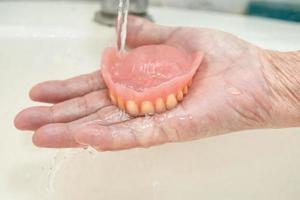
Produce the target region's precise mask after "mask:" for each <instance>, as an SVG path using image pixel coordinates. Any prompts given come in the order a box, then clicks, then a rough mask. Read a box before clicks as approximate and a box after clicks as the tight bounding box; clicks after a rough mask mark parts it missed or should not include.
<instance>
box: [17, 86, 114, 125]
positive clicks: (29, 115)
mask: <svg viewBox="0 0 300 200" xmlns="http://www.w3.org/2000/svg"><path fill="white" fill-rule="evenodd" d="M108 105H111V103H110V100H109V99H108V98H107V90H99V91H96V92H92V93H89V94H87V95H85V96H82V97H77V98H74V99H71V100H68V101H64V102H62V103H58V104H55V105H53V106H38V107H32V108H28V109H26V110H24V111H22V112H20V113H19V114H18V115H17V117H16V119H15V126H16V127H17V128H18V129H21V130H36V129H38V128H39V127H41V126H43V125H45V124H49V123H63V122H70V121H74V120H76V119H79V118H82V117H84V116H87V115H89V114H91V113H94V112H96V111H97V110H99V109H101V108H102V107H104V106H108Z"/></svg>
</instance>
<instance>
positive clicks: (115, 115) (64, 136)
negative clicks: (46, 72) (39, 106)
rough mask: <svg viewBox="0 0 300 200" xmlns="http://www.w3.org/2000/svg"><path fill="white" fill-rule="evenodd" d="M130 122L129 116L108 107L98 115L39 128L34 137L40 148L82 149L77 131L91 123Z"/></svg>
mask: <svg viewBox="0 0 300 200" xmlns="http://www.w3.org/2000/svg"><path fill="white" fill-rule="evenodd" d="M126 120H129V116H128V115H126V114H124V113H123V112H121V111H120V110H119V109H118V108H117V107H115V106H107V107H105V108H103V109H101V110H99V111H98V112H96V113H93V114H91V115H89V116H87V117H84V118H81V119H79V120H76V121H73V122H70V123H54V124H48V125H45V126H43V127H41V128H39V129H38V130H37V131H36V132H35V133H34V134H33V137H32V141H33V143H34V144H35V145H36V146H38V147H47V148H70V147H74V148H75V147H82V146H85V145H80V144H79V143H77V142H76V140H75V138H74V135H75V132H76V131H77V129H79V128H80V127H82V126H84V125H87V124H89V123H90V122H91V121H93V122H94V123H95V122H97V123H98V124H112V123H120V122H124V121H126Z"/></svg>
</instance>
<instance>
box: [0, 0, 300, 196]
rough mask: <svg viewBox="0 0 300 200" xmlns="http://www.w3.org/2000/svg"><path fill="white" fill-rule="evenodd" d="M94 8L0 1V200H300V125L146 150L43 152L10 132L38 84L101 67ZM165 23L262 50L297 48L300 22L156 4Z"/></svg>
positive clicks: (105, 39) (105, 35) (103, 34)
mask: <svg viewBox="0 0 300 200" xmlns="http://www.w3.org/2000/svg"><path fill="white" fill-rule="evenodd" d="M98 9H99V7H98V3H95V2H75V3H74V2H56V1H55V2H36V1H33V2H0V13H1V14H0V15H1V17H0V68H1V70H2V72H1V74H0V85H1V100H0V103H1V104H0V105H1V112H0V119H1V124H0V128H1V129H0V130H1V134H2V138H1V140H0V163H1V164H0V199H3V200H6V199H13V200H44V199H55V200H82V199H88V200H98V199H105V200H112V199H132V200H140V199H144V200H147V199H172V200H177V199H178V200H179V199H210V200H215V199H222V200H225V199H230V200H232V199H237V200H240V199H243V200H245V199H246V200H247V199H249V200H250V199H258V200H260V199H261V200H264V199H272V200H279V199H299V198H300V190H299V188H300V173H299V169H300V134H299V132H300V129H299V128H298V129H297V128H296V129H283V130H260V131H256V130H255V131H248V132H244V133H243V134H238V133H235V134H229V135H225V136H220V137H214V138H209V139H203V140H200V141H196V142H190V143H184V144H170V145H164V146H160V147H155V148H151V149H147V150H141V149H138V150H130V151H124V152H117V153H90V151H87V150H55V149H38V148H36V147H34V146H33V145H32V144H31V139H30V138H31V137H30V133H28V134H24V133H21V132H20V131H17V130H15V129H14V128H13V123H12V121H13V117H14V115H15V114H16V112H17V111H19V110H20V109H21V108H24V107H26V106H30V105H34V104H33V103H32V102H30V101H29V99H28V97H27V92H28V90H29V89H30V87H31V86H32V85H33V84H34V83H37V82H39V81H43V80H48V79H60V78H67V77H70V76H73V75H77V74H81V73H85V72H90V71H92V70H95V69H97V68H98V65H99V61H100V54H101V51H102V50H103V49H104V48H105V47H106V46H107V45H110V44H112V38H113V34H114V30H113V28H108V27H103V26H100V25H98V24H95V23H94V22H93V21H92V19H93V15H94V13H95V12H96V11H97V10H98ZM150 12H151V14H152V15H153V17H154V19H155V20H156V21H158V22H160V23H163V24H170V25H193V26H206V27H212V28H218V29H222V30H225V31H229V32H232V33H235V34H237V35H239V36H241V37H242V38H245V39H247V40H250V41H252V42H255V43H257V44H258V45H260V46H263V47H266V48H274V49H280V50H295V49H300V43H299V41H300V25H299V24H292V23H283V22H278V21H272V20H268V21H267V20H260V19H258V18H247V17H239V16H233V15H224V14H218V13H209V12H200V11H199V12H192V11H184V10H175V9H170V8H151V9H150Z"/></svg>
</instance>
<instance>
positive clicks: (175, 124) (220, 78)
mask: <svg viewBox="0 0 300 200" xmlns="http://www.w3.org/2000/svg"><path fill="white" fill-rule="evenodd" d="M128 29H129V30H128V31H129V33H128V40H127V43H128V45H129V46H130V47H132V48H134V47H137V46H141V45H148V44H168V45H172V46H175V47H179V48H184V49H185V50H187V51H190V52H194V51H202V52H204V54H205V59H204V62H203V63H202V64H201V66H200V68H199V70H198V72H197V74H196V75H195V78H194V81H193V84H192V86H191V88H190V91H189V93H188V95H187V96H186V97H185V99H184V101H183V102H182V103H181V104H179V105H178V106H177V108H175V109H173V110H171V111H168V112H166V113H163V114H156V115H154V116H146V117H137V118H132V117H130V116H128V115H126V114H124V113H123V112H121V111H120V110H119V109H118V108H117V107H115V106H114V105H112V104H111V102H110V101H109V99H108V97H107V96H108V95H107V89H106V86H105V84H104V82H103V79H102V77H101V75H100V72H99V71H96V72H93V73H91V74H87V75H82V76H79V77H75V78H72V79H68V80H64V81H49V82H44V83H40V84H38V85H36V86H35V87H33V89H32V90H31V92H30V97H31V99H32V100H34V101H39V102H48V103H53V105H52V106H39V107H31V108H27V109H26V110H24V111H22V112H21V113H19V114H18V115H17V117H16V119H15V125H16V127H17V128H19V129H21V130H32V131H35V133H34V134H33V142H34V144H36V145H37V146H40V147H55V148H61V147H82V146H92V147H94V148H96V149H97V150H122V149H129V148H134V147H149V146H153V145H159V144H163V143H168V142H182V141H188V140H194V139H199V138H203V137H208V136H214V135H218V134H224V133H229V132H233V131H240V130H245V129H253V128H265V127H272V126H273V124H274V123H275V121H276V120H275V119H274V114H275V113H276V112H275V110H274V109H273V104H274V103H273V101H274V100H273V98H272V97H271V96H270V94H271V89H270V85H269V83H268V80H269V79H268V76H269V75H266V73H267V72H268V73H271V74H272V73H273V71H272V70H271V69H270V68H269V67H268V66H269V65H268V64H266V63H268V60H267V59H266V55H265V51H264V50H262V49H260V48H258V47H256V46H254V45H252V44H249V43H247V42H245V41H243V40H241V39H239V38H237V37H235V36H233V35H231V34H228V33H224V32H220V31H216V30H210V29H201V28H173V27H165V26H159V25H155V24H152V23H150V22H147V21H144V20H142V19H139V18H133V17H131V18H130V19H129V28H128Z"/></svg>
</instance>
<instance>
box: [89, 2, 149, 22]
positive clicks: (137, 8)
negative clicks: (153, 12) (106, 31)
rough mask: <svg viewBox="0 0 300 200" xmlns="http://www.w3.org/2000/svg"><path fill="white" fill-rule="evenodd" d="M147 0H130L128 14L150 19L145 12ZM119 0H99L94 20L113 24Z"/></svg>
mask: <svg viewBox="0 0 300 200" xmlns="http://www.w3.org/2000/svg"><path fill="white" fill-rule="evenodd" d="M148 4H149V2H148V0H130V5H129V14H132V15H138V16H140V17H145V18H148V19H150V20H151V17H150V16H149V15H148V14H147V9H148ZM118 5H119V0H101V9H100V10H99V11H98V12H96V14H95V18H94V20H95V21H96V22H98V23H100V24H104V25H108V26H113V25H114V24H115V22H116V20H115V19H116V17H117V15H118Z"/></svg>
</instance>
